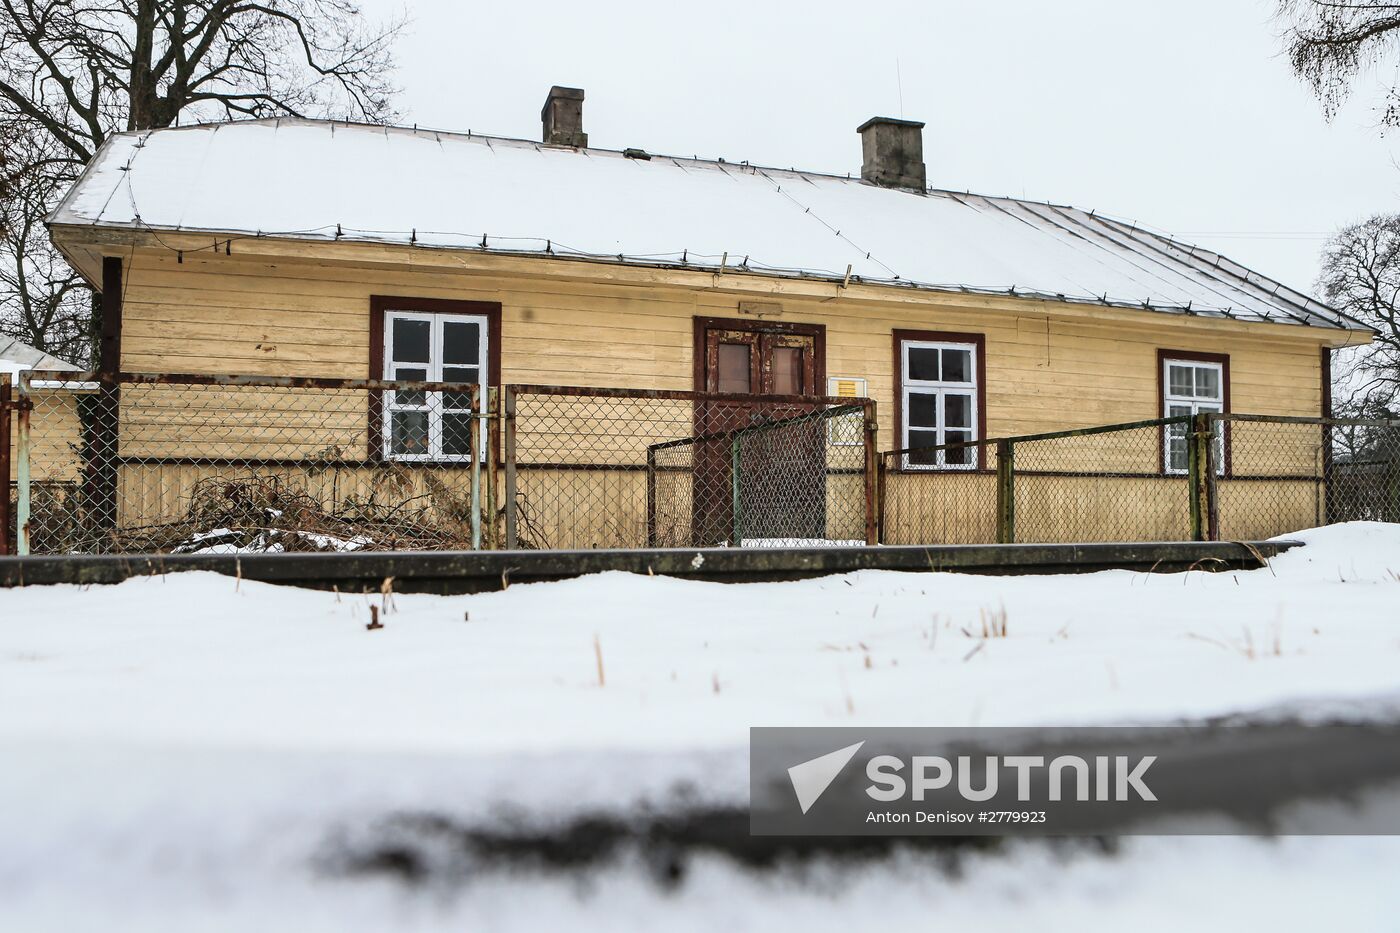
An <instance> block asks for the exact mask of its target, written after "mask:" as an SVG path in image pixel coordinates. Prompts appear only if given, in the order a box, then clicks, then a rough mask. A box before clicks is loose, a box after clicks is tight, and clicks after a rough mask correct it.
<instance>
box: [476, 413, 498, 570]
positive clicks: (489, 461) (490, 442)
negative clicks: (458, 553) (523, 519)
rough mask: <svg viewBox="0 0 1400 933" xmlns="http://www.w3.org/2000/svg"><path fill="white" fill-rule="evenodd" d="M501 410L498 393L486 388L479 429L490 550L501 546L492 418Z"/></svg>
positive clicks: (495, 451)
mask: <svg viewBox="0 0 1400 933" xmlns="http://www.w3.org/2000/svg"><path fill="white" fill-rule="evenodd" d="M500 410H501V394H500V391H499V390H498V389H496V388H494V387H493V386H487V387H486V410H485V411H483V412H482V413H481V415H482V418H481V427H482V429H483V430H484V431H485V432H486V444H485V446H486V515H487V520H486V546H487V548H489V549H491V550H495V549H496V548H498V547H500V546H501V539H500V537H499V536H498V535H497V533H496V481H497V480H496V464H497V461H498V459H499V457H500V450H499V449H498V448H497V444H498V439H497V434H496V428H495V423H496V422H495V421H494V418H495V417H496V416H498V415H499V413H500Z"/></svg>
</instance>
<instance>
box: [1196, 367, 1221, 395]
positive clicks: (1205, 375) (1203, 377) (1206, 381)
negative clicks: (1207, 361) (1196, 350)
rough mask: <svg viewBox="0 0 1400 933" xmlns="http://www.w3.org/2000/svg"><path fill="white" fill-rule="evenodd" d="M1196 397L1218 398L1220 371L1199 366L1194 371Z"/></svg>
mask: <svg viewBox="0 0 1400 933" xmlns="http://www.w3.org/2000/svg"><path fill="white" fill-rule="evenodd" d="M1196 397H1197V398H1210V399H1218V398H1220V371H1219V370H1217V369H1216V368H1215V367H1213V366H1201V367H1198V368H1197V369H1196Z"/></svg>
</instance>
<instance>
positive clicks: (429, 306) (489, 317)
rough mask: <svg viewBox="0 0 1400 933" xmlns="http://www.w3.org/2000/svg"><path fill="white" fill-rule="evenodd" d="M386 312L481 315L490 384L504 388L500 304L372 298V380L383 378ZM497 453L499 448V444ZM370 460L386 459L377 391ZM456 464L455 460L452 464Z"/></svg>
mask: <svg viewBox="0 0 1400 933" xmlns="http://www.w3.org/2000/svg"><path fill="white" fill-rule="evenodd" d="M386 311H419V312H423V313H426V314H478V315H482V316H484V317H485V318H486V330H487V333H486V369H487V372H488V380H487V385H488V386H489V387H491V388H495V389H499V388H500V387H501V305H500V303H499V302H494V301H467V300H464V299H456V298H410V297H401V296H397V295H370V296H369V378H371V379H383V378H384V313H385V312H386ZM496 447H497V450H499V449H500V445H499V444H498V445H496ZM369 459H370V460H371V461H374V462H380V461H382V460H383V459H384V412H383V399H382V398H381V397H380V394H379V393H378V392H371V393H370V394H369ZM405 462H406V463H409V464H415V463H417V464H431V463H433V462H434V461H431V460H413V461H405ZM453 462H454V463H455V462H456V461H453Z"/></svg>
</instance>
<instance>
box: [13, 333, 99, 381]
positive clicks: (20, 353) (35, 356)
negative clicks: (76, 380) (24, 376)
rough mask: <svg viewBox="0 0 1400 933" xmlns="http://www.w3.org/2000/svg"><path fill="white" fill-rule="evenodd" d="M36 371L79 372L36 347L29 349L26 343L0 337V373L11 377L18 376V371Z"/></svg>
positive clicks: (74, 367) (69, 364)
mask: <svg viewBox="0 0 1400 933" xmlns="http://www.w3.org/2000/svg"><path fill="white" fill-rule="evenodd" d="M23 369H37V370H41V371H45V370H47V371H62V372H69V373H76V372H80V371H81V370H80V369H79V368H78V367H77V366H74V365H73V364H72V363H69V362H68V361H67V360H61V359H59V358H58V357H56V356H52V355H51V354H48V353H45V352H44V351H43V350H40V349H39V348H38V347H31V346H30V345H29V344H27V343H21V342H20V341H18V340H15V339H14V338H13V337H5V336H3V335H0V373H8V374H9V375H11V376H17V375H19V372H20V370H23Z"/></svg>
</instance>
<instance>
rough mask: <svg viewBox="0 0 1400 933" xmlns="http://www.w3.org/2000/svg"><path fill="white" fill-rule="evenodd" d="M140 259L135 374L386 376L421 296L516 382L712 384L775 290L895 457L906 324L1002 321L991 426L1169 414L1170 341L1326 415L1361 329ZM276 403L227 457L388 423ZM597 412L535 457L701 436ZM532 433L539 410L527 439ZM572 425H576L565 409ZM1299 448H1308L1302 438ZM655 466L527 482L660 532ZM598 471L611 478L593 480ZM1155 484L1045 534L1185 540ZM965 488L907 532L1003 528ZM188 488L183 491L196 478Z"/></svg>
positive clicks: (352, 248)
mask: <svg viewBox="0 0 1400 933" xmlns="http://www.w3.org/2000/svg"><path fill="white" fill-rule="evenodd" d="M92 249H98V247H92ZM121 254H122V255H123V257H125V258H127V259H128V260H129V265H128V268H127V271H126V295H125V305H124V306H125V310H124V329H123V335H122V368H123V369H125V370H128V371H155V372H190V373H230V374H232V373H245V374H266V375H278V376H285V375H299V376H328V377H353V378H363V377H366V376H371V375H376V376H377V375H378V374H377V373H371V372H370V371H369V344H370V334H369V304H370V296H371V295H401V296H409V297H423V298H457V299H469V300H478V301H489V302H498V303H499V304H500V305H501V309H502V328H501V330H502V335H501V338H502V339H501V343H502V370H503V372H502V374H501V376H502V379H503V381H505V382H508V383H543V384H557V385H575V386H608V387H622V388H646V389H652V388H663V389H681V390H688V389H691V388H693V357H692V342H693V321H694V318H695V317H696V316H711V317H739V316H740V314H739V310H738V305H739V302H740V300H742V299H749V298H753V297H754V296H755V295H764V297H766V298H768V299H770V300H773V301H776V302H777V303H778V304H780V305H781V307H782V313H781V318H780V320H783V321H793V322H805V323H817V324H822V325H824V326H825V327H826V369H827V373H828V375H830V376H849V377H861V378H865V379H866V380H867V381H868V386H869V392H870V395H871V396H872V397H873V398H875V399H876V401H877V402H878V404H879V412H880V424H879V431H878V442H879V445H880V447H881V448H882V449H889V448H891V447H893V446H894V445H895V441H896V426H895V425H894V424H893V423H892V422H893V415H894V405H893V397H892V393H893V388H894V373H893V366H894V351H893V346H892V337H891V332H892V331H893V330H895V329H915V330H936V331H953V332H964V333H979V334H983V335H985V340H986V356H987V361H986V362H987V365H986V371H987V386H986V400H987V405H986V407H987V412H986V415H987V419H986V420H987V432H988V435H989V436H998V435H1007V434H1020V433H1030V432H1041V431H1052V430H1060V429H1067V428H1076V427H1085V426H1091V425H1099V424H1106V423H1113V422H1122V421H1133V420H1138V419H1145V418H1153V417H1158V416H1160V414H1161V412H1160V410H1159V406H1160V402H1159V394H1158V393H1159V380H1160V374H1159V372H1158V365H1157V353H1158V350H1159V349H1163V348H1165V349H1170V350H1185V351H1207V352H1213V353H1227V354H1229V355H1230V364H1231V366H1230V376H1231V384H1230V389H1231V396H1232V407H1233V409H1234V410H1235V411H1242V412H1255V413H1266V414H1286V415H1317V414H1319V413H1320V409H1321V404H1322V385H1321V377H1322V373H1321V367H1320V361H1319V349H1320V347H1322V346H1323V345H1324V342H1326V341H1336V340H1339V339H1341V338H1343V337H1345V336H1346V335H1344V334H1340V333H1339V332H1330V331H1323V330H1320V329H1315V328H1305V327H1290V326H1284V325H1261V324H1244V323H1241V322H1238V321H1227V320H1220V319H1214V318H1202V317H1193V316H1186V315H1168V314H1162V313H1158V312H1150V311H1131V310H1123V309H1113V308H1106V307H1105V308H1099V307H1094V306H1085V305H1071V304H1062V303H1054V302H1043V301H1030V300H1013V299H1009V298H985V297H975V296H962V295H952V294H930V293H919V292H913V291H906V290H897V289H877V288H871V287H852V288H849V289H841V288H838V287H836V286H834V285H824V284H822V285H819V284H817V283H796V284H794V283H790V282H778V281H769V280H764V279H761V278H758V277H754V276H741V275H731V276H714V275H709V274H703V275H702V274H699V273H683V272H676V271H666V272H661V271H657V270H642V269H628V268H623V267H611V266H604V265H600V264H596V263H577V262H573V263H570V262H562V261H548V260H539V259H511V258H509V257H500V256H493V257H477V256H473V255H470V254H467V255H455V254H454V255H448V254H444V253H441V252H432V251H415V250H411V249H407V248H396V247H375V246H369V245H366V244H285V243H274V242H265V241H252V242H247V241H239V242H238V243H236V244H235V248H234V250H233V255H223V254H220V253H214V252H209V251H205V252H198V253H186V254H185V255H184V257H183V262H181V261H177V258H176V256H175V254H174V253H173V252H171V251H169V250H165V249H158V248H145V247H138V248H136V249H134V250H130V249H123V250H122V251H121ZM765 291H766V294H765ZM823 388H824V387H823ZM251 401H254V397H253V396H252V395H245V396H243V397H242V398H241V399H239V404H240V405H247V404H249V403H250V402H251ZM255 407H257V409H258V411H259V412H260V413H261V417H260V419H259V420H256V421H254V422H250V421H249V420H248V419H246V418H241V417H237V416H234V417H233V421H234V422H236V427H232V428H230V432H231V433H228V434H227V436H225V437H224V438H223V439H221V440H219V441H217V443H216V445H215V446H214V447H213V448H212V450H214V451H220V450H222V451H231V450H233V449H234V448H240V449H252V448H255V447H257V445H258V444H259V443H262V442H263V441H264V440H265V439H267V438H269V437H271V436H273V435H279V434H280V436H281V437H283V438H284V439H285V440H286V442H287V443H288V444H292V445H296V446H297V448H298V449H300V448H302V447H304V448H307V449H310V448H320V447H322V446H325V444H326V443H334V444H342V443H349V444H356V445H357V444H359V443H361V442H362V440H363V439H364V438H366V437H367V433H366V430H365V426H364V423H363V422H359V421H358V418H359V412H358V410H357V406H356V405H351V406H349V407H348V408H347V409H346V410H345V411H344V412H343V413H340V414H337V415H336V416H335V417H334V418H328V419H326V421H325V422H324V424H322V427H323V428H324V429H325V431H324V434H325V439H323V438H321V437H319V436H317V437H312V436H311V435H310V434H308V433H305V432H301V433H295V434H294V436H289V435H288V430H287V426H286V414H285V413H282V414H279V413H278V412H277V411H276V409H275V404H274V403H273V402H272V401H270V400H268V401H267V404H265V405H264V404H263V403H262V402H256V403H255ZM589 417H591V418H593V421H592V422H589V421H588V418H585V417H577V418H572V421H573V423H574V424H575V426H577V425H578V424H590V423H591V427H588V428H587V429H586V430H584V431H582V432H580V434H581V435H582V434H590V433H591V434H597V435H600V436H606V437H607V439H608V443H607V445H603V444H602V442H601V441H596V440H586V439H585V440H582V441H579V442H578V443H575V444H573V445H572V446H571V445H570V444H568V443H566V442H563V441H560V440H558V439H555V440H552V441H541V442H540V444H541V445H543V446H540V447H539V448H538V449H533V450H532V449H530V448H529V445H530V444H531V443H533V442H532V441H531V440H530V439H528V438H525V437H523V434H522V440H523V447H522V451H524V452H527V453H531V454H539V455H541V456H542V457H543V454H545V453H547V452H548V451H546V450H545V449H544V448H545V447H547V446H548V445H549V444H554V445H556V446H558V447H560V449H559V450H558V451H554V452H553V454H554V455H553V456H552V458H551V457H543V459H542V461H541V462H544V461H548V460H551V459H552V460H553V462H559V463H568V462H584V461H587V462H601V463H609V464H613V465H616V466H622V465H637V464H639V463H640V462H641V461H640V460H639V459H638V458H637V454H638V451H639V450H642V449H644V448H645V446H646V444H648V443H652V442H654V441H656V440H659V439H665V438H666V437H669V436H676V433H675V432H676V431H677V430H678V429H680V430H683V429H684V424H683V423H681V422H682V421H683V420H684V419H683V418H679V419H678V418H676V417H675V416H673V415H672V414H659V413H657V412H655V411H651V412H648V411H644V410H638V411H636V412H624V411H621V410H620V409H615V410H614V411H613V412H612V413H611V414H610V415H609V418H611V419H612V420H602V421H600V420H598V416H597V415H596V414H595V415H592V416H589ZM569 420H570V418H569V417H566V418H564V419H563V421H564V422H567V421H569ZM673 421H675V422H676V423H675V424H672V423H671V422H673ZM525 427H526V426H525V425H524V423H523V422H522V431H524V430H525ZM559 427H561V428H564V429H565V430H566V431H567V425H566V424H565V423H562V422H561V424H560V425H559ZM130 430H131V431H132V432H135V433H133V434H132V436H131V437H130V438H129V440H128V441H126V442H124V448H125V450H126V451H128V452H136V451H139V450H147V449H149V450H151V451H154V449H155V448H156V447H161V446H162V445H165V449H167V450H169V449H171V447H170V444H172V443H174V442H173V441H167V440H163V439H162V438H161V437H160V427H159V424H157V423H154V422H148V423H143V424H139V425H138V424H136V423H134V422H133V423H132V424H131V428H130ZM629 431H630V432H631V433H630V435H629ZM327 439H328V440H327ZM179 443H180V444H185V445H186V446H191V445H193V444H194V439H193V438H190V437H183V438H180V439H179ZM1289 443H1290V444H1292V445H1293V446H1294V447H1299V445H1305V442H1304V441H1301V440H1298V439H1296V438H1295V439H1294V440H1291V441H1290V442H1289ZM142 444H145V445H148V446H147V447H144V448H143V447H142V446H141V445H142ZM1095 445H1097V446H1095ZM176 446H178V444H177V445H176ZM200 446H204V445H202V444H201V445H200ZM1314 446H1315V445H1314ZM595 447H596V448H597V449H593V448H595ZM1099 447H1102V448H1103V449H1102V450H1099ZM1261 451H1262V452H1261ZM210 452H211V449H206V450H205V451H204V454H205V455H208V454H209V453H210ZM1100 454H1101V455H1102V456H1098V455H1100ZM1031 455H1032V452H1031V451H1027V457H1028V458H1029V457H1031ZM1034 456H1035V457H1036V458H1038V461H1039V462H1037V463H1035V464H1034V466H1035V468H1039V469H1045V470H1055V469H1084V468H1085V466H1086V462H1085V461H1086V459H1094V458H1095V457H1096V456H1098V459H1099V461H1100V464H1101V465H1100V468H1105V469H1113V470H1119V471H1124V472H1153V471H1155V470H1157V469H1159V468H1160V460H1161V449H1160V446H1159V443H1158V442H1157V440H1156V439H1155V438H1148V439H1147V440H1146V441H1145V442H1143V443H1141V444H1136V445H1132V446H1123V445H1116V446H1115V444H1114V442H1113V440H1112V439H1104V440H1101V441H1093V442H1090V441H1083V442H1081V443H1079V444H1076V445H1062V446H1060V447H1058V448H1055V447H1053V446H1052V445H1046V446H1045V447H1044V448H1042V449H1041V450H1039V451H1038V452H1035V454H1034ZM1312 456H1313V452H1309V451H1303V450H1302V449H1301V447H1299V449H1297V450H1292V449H1290V450H1289V451H1288V452H1286V453H1279V452H1278V451H1275V452H1274V453H1268V452H1267V450H1266V448H1264V447H1259V448H1258V451H1256V452H1250V453H1243V454H1241V459H1240V460H1239V461H1238V462H1237V464H1236V468H1237V469H1243V468H1246V467H1247V468H1249V469H1258V470H1264V471H1270V470H1273V469H1274V468H1275V467H1277V466H1278V462H1279V461H1286V462H1290V463H1291V462H1294V461H1302V460H1304V459H1308V458H1310V457H1312ZM1024 465H1025V466H1027V467H1031V466H1032V464H1029V463H1027V464H1024ZM640 477H641V474H637V473H632V472H626V471H599V472H594V473H580V474H578V475H576V476H574V477H573V478H571V479H570V482H571V483H572V484H573V488H574V490H575V493H576V495H575V499H576V501H577V502H596V503H598V504H599V506H600V507H601V508H603V509H604V510H605V514H601V515H599V516H596V517H594V518H592V519H590V521H589V522H587V523H584V524H582V525H579V524H575V525H572V526H568V528H570V529H572V530H566V525H567V523H565V524H560V522H562V521H563V518H562V517H561V516H558V515H554V514H552V512H551V510H558V509H560V508H565V506H563V505H561V504H558V503H555V504H550V505H546V504H545V503H544V501H543V500H544V498H545V493H546V492H547V490H548V488H549V484H550V483H551V482H554V483H556V485H557V479H554V478H552V477H551V474H550V473H549V472H548V471H535V473H534V475H532V476H529V477H525V476H522V481H521V489H522V491H523V492H524V493H525V494H526V496H527V497H530V498H532V499H534V500H538V501H537V502H534V503H533V508H534V509H535V510H536V513H537V517H538V520H539V521H541V522H542V523H545V524H551V527H553V528H555V529H556V533H555V534H554V535H553V536H552V537H553V538H557V539H558V540H557V541H554V540H551V542H550V543H551V544H553V545H554V546H562V545H580V546H588V545H589V544H590V543H591V542H593V541H594V540H595V539H597V540H598V541H602V540H603V539H604V538H607V537H609V536H610V535H612V533H613V530H614V528H615V526H625V527H626V528H627V532H626V534H627V535H629V536H631V535H634V534H636V533H637V529H640V528H642V527H643V524H644V521H645V518H644V512H645V507H644V503H645V486H644V482H643V480H642V479H641V478H640ZM585 482H586V483H592V484H594V488H585V487H584V485H581V484H584V483H585ZM1151 482H1152V481H1149V480H1141V481H1138V480H1130V479H1124V480H1121V481H1115V483H1112V484H1103V483H1097V482H1095V481H1084V482H1070V481H1067V480H1066V481H1062V482H1059V483H1058V484H1057V485H1056V486H1055V487H1054V490H1055V494H1056V495H1058V496H1060V497H1062V498H1061V500H1060V505H1059V506H1054V505H1052V504H1047V505H1045V506H1044V507H1043V508H1040V509H1039V511H1036V512H1035V513H1034V514H1025V513H1023V517H1022V522H1023V524H1022V528H1023V529H1024V532H1023V536H1022V537H1023V540H1036V539H1044V540H1054V539H1056V537H1057V536H1058V535H1062V534H1065V533H1067V531H1066V529H1068V530H1073V529H1076V528H1080V529H1082V528H1085V527H1087V526H1086V525H1085V519H1084V517H1083V516H1085V515H1092V514H1098V513H1100V512H1102V510H1103V509H1105V508H1117V509H1137V510H1138V511H1139V512H1141V513H1142V514H1141V515H1139V516H1138V519H1139V521H1138V523H1137V524H1138V526H1139V527H1141V528H1143V529H1148V530H1150V529H1160V530H1161V536H1163V537H1178V536H1181V535H1180V534H1178V530H1177V529H1178V526H1180V525H1182V524H1183V523H1184V521H1185V519H1184V517H1181V516H1177V515H1175V514H1167V513H1166V512H1165V511H1163V510H1164V508H1165V505H1164V503H1166V502H1167V501H1168V499H1167V497H1166V496H1165V494H1158V493H1156V492H1153V493H1150V494H1144V493H1143V492H1142V489H1145V488H1148V487H1149V486H1150V485H1151ZM1158 482H1160V483H1166V484H1168V485H1171V486H1174V485H1175V484H1174V483H1173V482H1172V481H1170V480H1161V481H1158ZM960 486H967V487H969V488H971V487H978V488H980V487H982V486H987V488H989V489H990V479H989V478H987V477H985V476H967V477H956V478H948V479H947V480H946V481H945V482H943V483H941V484H937V485H935V484H930V483H924V482H922V481H914V480H911V481H910V483H909V488H910V489H911V490H916V491H914V492H911V493H910V494H909V496H908V497H907V498H906V500H905V501H904V502H902V503H901V504H898V505H896V506H895V508H896V509H897V510H898V509H903V510H905V511H904V512H903V513H900V512H898V511H897V512H896V513H895V514H893V515H892V516H887V529H888V530H890V531H891V532H893V531H894V529H898V528H905V529H906V531H907V530H909V529H912V528H913V527H914V526H913V524H912V522H913V520H914V517H915V514H916V512H917V513H918V514H919V515H921V516H922V518H921V520H922V521H925V522H927V521H936V522H938V523H939V524H940V528H941V529H942V531H940V532H939V534H940V535H942V536H944V539H945V540H949V541H958V540H974V541H975V540H988V539H989V538H988V535H987V533H986V528H985V527H983V526H985V525H986V524H987V523H988V522H990V521H992V518H991V516H990V515H985V514H984V513H983V511H982V509H981V505H980V502H981V499H985V498H986V497H985V495H980V494H979V495H977V496H969V495H967V494H965V493H964V492H961V491H959V487H960ZM175 487H183V481H180V482H177V483H175V484H174V487H173V488H175ZM835 488H836V486H831V487H829V492H830V490H832V489H835ZM1032 488H1033V487H1032ZM1046 488H1051V487H1049V486H1047V487H1046ZM164 495H166V493H162V496H164ZM1045 501H1046V502H1047V503H1049V502H1050V500H1049V499H1047V500H1045ZM1057 507H1058V508H1059V509H1060V514H1059V517H1058V518H1056V517H1055V509H1056V508H1057ZM165 508H166V506H165V505H161V509H162V510H164V509H165ZM1038 508H1039V507H1038ZM1042 513H1043V514H1042ZM1300 514H1301V513H1300ZM891 540H898V534H893V533H892V534H891Z"/></svg>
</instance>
